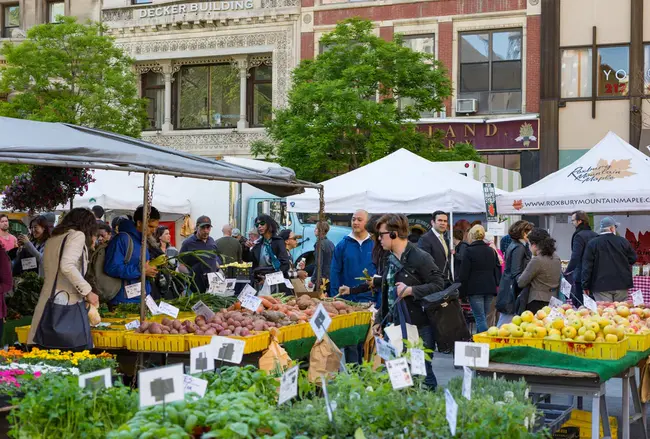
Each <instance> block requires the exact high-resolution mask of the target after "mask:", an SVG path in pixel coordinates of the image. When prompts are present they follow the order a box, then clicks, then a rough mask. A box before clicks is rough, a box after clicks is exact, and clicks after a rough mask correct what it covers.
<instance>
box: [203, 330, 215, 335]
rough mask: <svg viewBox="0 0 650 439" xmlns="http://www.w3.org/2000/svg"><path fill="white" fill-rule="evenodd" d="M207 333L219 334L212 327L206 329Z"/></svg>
mask: <svg viewBox="0 0 650 439" xmlns="http://www.w3.org/2000/svg"><path fill="white" fill-rule="evenodd" d="M205 335H217V330H216V329H214V328H210V329H208V330H207V331H205Z"/></svg>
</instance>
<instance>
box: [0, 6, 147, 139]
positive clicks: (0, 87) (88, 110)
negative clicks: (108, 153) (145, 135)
mask: <svg viewBox="0 0 650 439" xmlns="http://www.w3.org/2000/svg"><path fill="white" fill-rule="evenodd" d="M60 19H61V22H60V23H58V24H43V25H39V26H34V27H32V28H31V29H30V30H29V31H28V32H27V39H26V40H25V41H23V42H22V43H20V44H12V43H5V44H4V46H3V48H2V51H1V53H2V55H3V56H4V58H5V59H6V61H7V65H6V66H5V68H4V69H3V70H2V75H1V78H0V92H13V95H12V96H11V97H10V98H9V101H8V102H0V116H8V117H16V118H20V119H30V120H38V121H44V122H65V123H73V124H77V125H84V126H88V127H92V128H99V129H103V130H106V131H111V132H114V133H119V134H125V135H128V136H133V137H139V136H140V133H141V131H142V128H143V127H144V126H145V123H146V118H147V114H146V111H145V108H146V107H145V105H146V101H145V100H144V99H140V98H138V96H137V83H136V76H135V73H134V72H133V70H132V66H133V60H131V59H130V58H129V57H128V56H126V55H125V54H124V52H123V51H122V50H121V49H120V48H118V47H116V46H115V45H114V41H113V38H112V37H110V36H106V35H104V30H105V29H104V28H103V27H102V25H101V24H98V23H88V24H81V23H78V22H77V21H76V19H75V18H72V17H60Z"/></svg>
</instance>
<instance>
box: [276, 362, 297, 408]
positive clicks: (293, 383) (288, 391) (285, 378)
mask: <svg viewBox="0 0 650 439" xmlns="http://www.w3.org/2000/svg"><path fill="white" fill-rule="evenodd" d="M297 395H298V366H294V367H292V368H291V369H289V370H287V371H286V372H285V373H283V374H282V378H281V379H280V396H279V398H278V405H281V404H284V403H285V402H287V401H289V400H290V399H291V398H295V397H296V396H297Z"/></svg>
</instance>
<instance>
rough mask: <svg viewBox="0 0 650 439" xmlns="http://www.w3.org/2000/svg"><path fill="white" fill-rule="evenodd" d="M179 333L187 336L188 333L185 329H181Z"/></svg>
mask: <svg viewBox="0 0 650 439" xmlns="http://www.w3.org/2000/svg"><path fill="white" fill-rule="evenodd" d="M178 333H179V334H187V333H188V332H187V330H185V329H181V330H180V331H178Z"/></svg>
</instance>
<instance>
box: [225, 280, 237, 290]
mask: <svg viewBox="0 0 650 439" xmlns="http://www.w3.org/2000/svg"><path fill="white" fill-rule="evenodd" d="M225 283H226V290H234V289H235V285H237V279H226V282H225Z"/></svg>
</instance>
